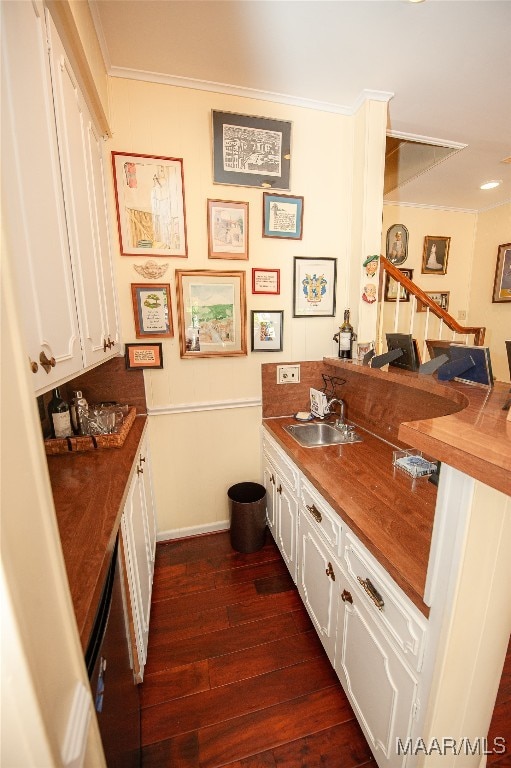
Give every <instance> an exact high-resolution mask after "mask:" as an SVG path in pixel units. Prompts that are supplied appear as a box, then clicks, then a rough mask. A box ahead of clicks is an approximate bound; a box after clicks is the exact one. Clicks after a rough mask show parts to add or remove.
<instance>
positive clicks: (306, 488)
mask: <svg viewBox="0 0 511 768" xmlns="http://www.w3.org/2000/svg"><path fill="white" fill-rule="evenodd" d="M300 505H301V507H302V514H304V515H306V516H307V519H309V520H310V521H311V522H312V524H313V525H314V527H315V528H316V530H318V531H319V532H320V533H321V535H322V536H323V538H324V539H325V541H326V542H327V543H328V544H330V546H331V547H332V549H333V552H334V554H337V553H338V552H339V551H340V547H341V530H342V528H341V519H340V517H339V516H338V515H337V514H336V513H335V512H334V510H333V509H332V508H331V507H330V505H329V504H327V503H326V501H325V500H324V499H323V498H322V497H321V496H320V495H319V493H318V492H317V491H316V489H315V488H314V487H313V486H312V485H311V484H310V483H309V482H308V480H305V479H304V478H303V477H302V480H301V483H300Z"/></svg>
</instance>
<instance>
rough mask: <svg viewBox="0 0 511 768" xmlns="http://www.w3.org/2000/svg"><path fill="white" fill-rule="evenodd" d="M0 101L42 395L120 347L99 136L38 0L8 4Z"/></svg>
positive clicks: (12, 244) (15, 249)
mask: <svg viewBox="0 0 511 768" xmlns="http://www.w3.org/2000/svg"><path fill="white" fill-rule="evenodd" d="M46 21H47V22H48V28H47V25H46ZM20 41H23V44H22V45H21V44H20ZM49 51H50V56H49V55H48V52H49ZM50 61H51V66H50ZM2 94H3V98H4V109H3V110H2V218H3V228H4V232H5V238H6V243H7V247H8V248H9V252H10V257H11V261H12V264H13V270H14V274H15V278H16V283H17V299H18V303H19V307H20V315H21V317H22V322H23V326H24V332H25V343H26V351H27V356H28V360H27V364H30V367H31V369H32V372H33V380H34V389H35V391H36V393H37V394H39V393H41V392H45V391H47V390H48V389H51V388H52V387H53V386H55V385H56V384H57V383H60V382H63V381H66V380H67V379H69V378H71V377H72V376H74V375H76V374H77V373H79V372H80V371H82V370H83V368H87V367H89V366H91V365H97V364H98V363H99V362H103V361H104V360H107V359H108V358H109V357H112V356H114V355H115V354H117V353H118V351H119V349H120V340H119V330H118V314H117V308H116V299H115V291H114V283H113V275H112V267H111V254H110V248H109V234H108V225H107V215H106V200H105V182H104V172H103V171H104V169H103V155H102V146H101V144H102V139H101V137H100V136H99V135H98V133H97V131H96V130H95V127H94V125H93V122H92V119H91V117H90V114H89V111H88V109H87V107H86V104H85V101H84V99H83V95H82V94H81V92H80V90H79V88H78V86H77V83H76V79H75V77H74V76H73V73H72V70H71V67H70V66H69V62H68V60H67V57H66V55H65V52H64V49H63V47H62V44H61V42H60V40H59V38H58V35H57V33H56V30H55V27H54V26H53V23H52V21H51V18H50V17H49V16H48V18H47V19H46V20H45V16H44V7H43V5H42V3H40V2H38V1H37V2H32V3H3V4H2Z"/></svg>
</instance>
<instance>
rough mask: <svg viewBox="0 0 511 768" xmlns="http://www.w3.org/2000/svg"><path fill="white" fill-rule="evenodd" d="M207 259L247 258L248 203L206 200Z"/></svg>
mask: <svg viewBox="0 0 511 768" xmlns="http://www.w3.org/2000/svg"><path fill="white" fill-rule="evenodd" d="M207 205H208V259H248V203H243V202H236V201H234V200H208V202H207Z"/></svg>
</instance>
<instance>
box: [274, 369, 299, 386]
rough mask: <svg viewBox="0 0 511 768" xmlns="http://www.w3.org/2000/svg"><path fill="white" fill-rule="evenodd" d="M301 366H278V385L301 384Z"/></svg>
mask: <svg viewBox="0 0 511 768" xmlns="http://www.w3.org/2000/svg"><path fill="white" fill-rule="evenodd" d="M299 383H300V366H299V365H277V384H299Z"/></svg>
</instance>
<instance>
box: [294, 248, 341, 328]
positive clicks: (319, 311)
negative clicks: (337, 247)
mask: <svg viewBox="0 0 511 768" xmlns="http://www.w3.org/2000/svg"><path fill="white" fill-rule="evenodd" d="M336 281H337V259H333V258H317V259H314V258H308V257H306V256H295V257H294V262H293V317H335V299H336Z"/></svg>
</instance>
